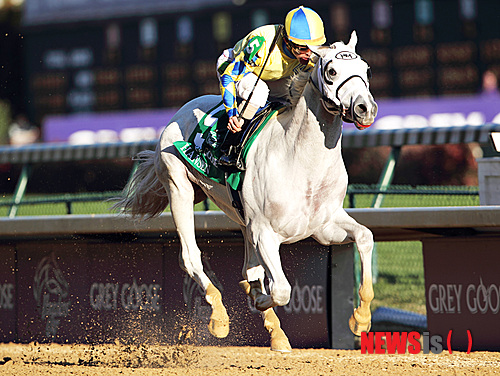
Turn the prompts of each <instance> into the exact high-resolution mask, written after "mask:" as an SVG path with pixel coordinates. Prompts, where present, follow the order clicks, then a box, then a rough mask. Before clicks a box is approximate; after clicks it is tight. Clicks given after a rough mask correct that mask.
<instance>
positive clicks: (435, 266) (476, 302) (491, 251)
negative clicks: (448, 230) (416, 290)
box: [423, 237, 500, 351]
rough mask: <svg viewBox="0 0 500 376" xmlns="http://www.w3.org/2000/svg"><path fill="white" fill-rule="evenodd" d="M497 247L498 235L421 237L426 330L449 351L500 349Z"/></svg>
mask: <svg viewBox="0 0 500 376" xmlns="http://www.w3.org/2000/svg"><path fill="white" fill-rule="evenodd" d="M479 244H480V245H479ZM499 249H500V238H498V237H497V238H494V237H491V238H481V242H480V243H479V242H478V239H477V238H460V237H457V238H451V237H450V238H447V239H426V240H424V241H423V253H424V272H425V291H426V304H427V323H428V329H429V333H430V334H432V335H440V336H441V337H442V338H446V341H447V342H449V343H450V345H451V348H452V349H454V350H462V351H466V350H469V348H470V349H471V350H490V351H492V350H499V349H500V325H498V323H499V320H500V313H499V312H500V274H499V273H498V265H499V264H500V252H498V250H499ZM464 260H466V262H464Z"/></svg>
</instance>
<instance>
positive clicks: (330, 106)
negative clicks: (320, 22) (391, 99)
mask: <svg viewBox="0 0 500 376" xmlns="http://www.w3.org/2000/svg"><path fill="white" fill-rule="evenodd" d="M357 42H358V37H357V35H356V32H355V31H353V32H352V34H351V39H350V40H349V43H348V44H344V43H343V42H336V43H334V44H332V45H331V46H330V47H327V46H321V47H313V46H311V50H312V51H313V53H314V54H315V55H316V56H317V62H316V66H315V68H314V71H313V73H312V75H311V80H312V82H313V84H314V86H315V87H316V88H317V89H318V90H319V92H320V94H321V102H322V104H323V106H324V108H325V109H326V110H327V111H328V112H330V113H332V114H335V115H340V116H341V117H342V120H344V121H347V122H351V123H354V124H355V125H356V127H358V128H359V129H365V128H368V127H369V126H370V125H371V124H372V123H373V121H374V120H375V116H376V115H377V110H378V107H377V104H376V103H375V101H374V100H373V96H372V95H371V93H370V89H369V81H368V80H369V78H370V76H371V72H370V67H369V66H368V64H367V63H366V61H364V60H363V59H362V58H361V56H359V55H358V54H356V51H355V48H356V43H357Z"/></svg>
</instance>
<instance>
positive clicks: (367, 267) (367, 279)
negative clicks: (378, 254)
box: [349, 225, 374, 336]
mask: <svg viewBox="0 0 500 376" xmlns="http://www.w3.org/2000/svg"><path fill="white" fill-rule="evenodd" d="M359 226H360V227H359V228H358V229H357V231H356V232H355V235H354V238H355V241H356V246H357V248H358V252H359V257H360V259H361V286H360V287H359V299H360V303H359V307H358V308H357V309H355V310H354V312H353V314H352V316H351V318H350V319H349V328H350V329H351V331H352V332H353V333H354V334H355V335H357V336H360V335H361V332H368V331H369V330H370V328H371V317H372V316H371V311H370V303H371V301H372V300H373V297H374V293H373V281H372V250H373V234H372V233H371V231H370V230H368V229H367V228H366V227H364V226H361V225H359Z"/></svg>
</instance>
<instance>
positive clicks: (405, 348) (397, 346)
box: [361, 330, 472, 354]
mask: <svg viewBox="0 0 500 376" xmlns="http://www.w3.org/2000/svg"><path fill="white" fill-rule="evenodd" d="M452 334H453V331H452V330H450V331H449V332H448V336H447V338H446V342H443V338H442V337H441V336H439V335H432V336H431V335H430V334H429V332H423V333H419V332H370V333H366V332H363V333H361V354H405V353H406V352H408V353H409V354H418V353H420V352H423V353H424V354H429V353H433V354H441V353H442V352H443V350H444V349H445V347H446V348H447V350H448V352H449V353H450V354H451V353H452V349H451V336H452ZM467 336H468V339H469V344H468V348H467V354H469V353H470V351H471V348H472V335H471V333H470V331H469V330H467Z"/></svg>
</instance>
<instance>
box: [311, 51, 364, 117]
mask: <svg viewBox="0 0 500 376" xmlns="http://www.w3.org/2000/svg"><path fill="white" fill-rule="evenodd" d="M331 62H332V60H329V61H328V62H327V63H326V64H325V66H324V67H323V59H322V58H321V57H319V60H318V66H317V68H316V72H317V74H316V81H317V82H315V80H314V77H313V75H311V76H310V77H309V82H311V84H312V87H313V88H314V89H315V90H316V91H317V92H318V93H319V94H320V99H321V103H322V105H323V108H324V109H325V110H326V111H327V112H329V113H331V114H332V115H338V116H340V117H341V118H342V120H343V121H345V122H347V123H357V121H356V117H355V114H354V106H353V103H352V102H353V99H352V98H351V104H350V105H349V107H345V106H344V105H343V104H342V101H341V100H340V98H339V91H340V89H341V88H342V87H343V86H344V85H345V84H346V83H347V82H349V81H350V80H352V79H353V78H355V77H358V78H359V79H361V81H363V83H364V84H365V86H366V87H368V84H367V82H366V81H365V79H364V78H363V77H361V76H360V75H358V74H353V75H351V76H349V77H347V78H346V79H345V80H344V81H342V82H341V83H340V85H339V86H338V87H337V90H336V91H335V99H336V101H335V100H332V99H331V98H329V97H327V96H326V95H325V93H324V90H323V86H324V84H323V82H326V83H327V84H329V85H331V84H333V82H328V81H329V80H328V79H327V78H326V70H327V68H328V64H330V63H331ZM368 72H370V68H368Z"/></svg>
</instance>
